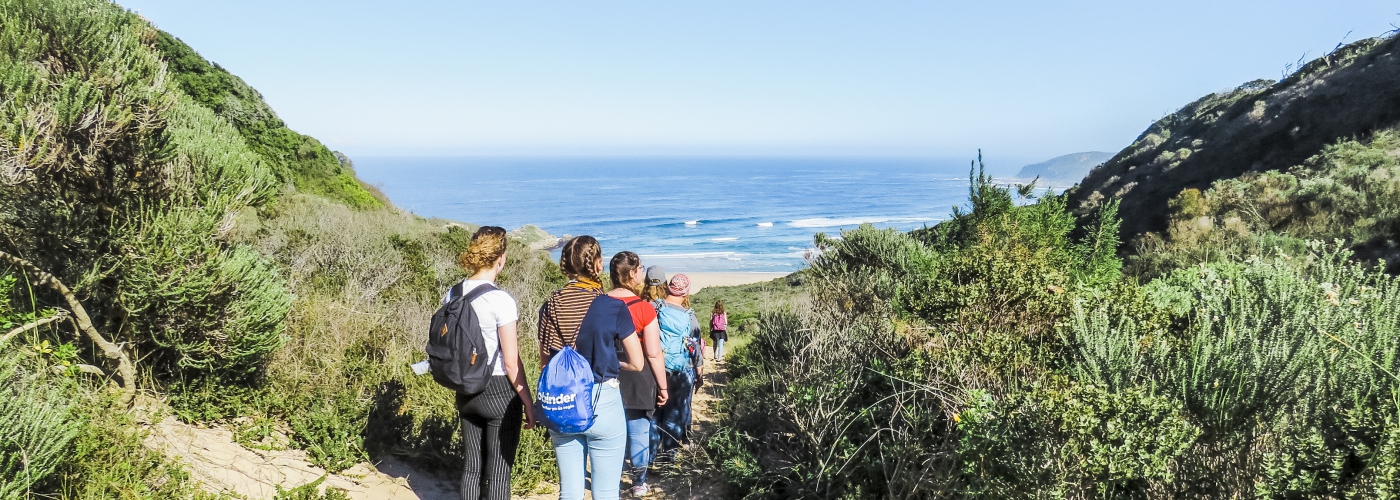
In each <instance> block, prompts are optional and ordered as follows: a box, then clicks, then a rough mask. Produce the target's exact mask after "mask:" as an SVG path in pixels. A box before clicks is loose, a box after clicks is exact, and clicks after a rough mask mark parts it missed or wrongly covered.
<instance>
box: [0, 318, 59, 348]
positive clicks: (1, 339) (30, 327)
mask: <svg viewBox="0 0 1400 500" xmlns="http://www.w3.org/2000/svg"><path fill="white" fill-rule="evenodd" d="M67 318H68V311H63V310H59V312H58V313H57V314H54V315H53V316H49V317H47V318H44V319H41V320H37V321H31V322H29V323H25V324H24V325H21V326H20V327H18V328H15V329H14V330H10V331H9V333H6V334H5V335H4V336H0V345H5V343H6V342H9V341H10V339H12V338H15V336H16V335H19V334H21V333H24V332H27V331H29V330H33V329H35V328H38V327H41V326H44V325H47V324H49V323H53V322H55V321H59V320H62V319H67Z"/></svg>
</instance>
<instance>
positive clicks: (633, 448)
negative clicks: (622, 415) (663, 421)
mask: <svg viewBox="0 0 1400 500" xmlns="http://www.w3.org/2000/svg"><path fill="white" fill-rule="evenodd" d="M654 434H656V422H653V421H652V420H651V418H650V417H647V412H646V411H645V410H627V456H628V458H630V459H631V460H632V469H631V471H630V474H631V476H632V485H633V486H638V485H642V484H646V482H647V467H648V466H650V465H651V455H652V453H653V452H652V447H653V445H654V444H655V441H652V438H651V436H652V435H654Z"/></svg>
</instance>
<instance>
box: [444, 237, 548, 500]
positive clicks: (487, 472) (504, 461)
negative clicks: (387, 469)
mask: <svg viewBox="0 0 1400 500" xmlns="http://www.w3.org/2000/svg"><path fill="white" fill-rule="evenodd" d="M457 262H458V263H459V264H460V265H461V266H462V268H463V269H466V270H467V272H470V273H472V274H471V277H469V278H467V279H466V280H465V281H463V282H461V283H459V284H458V285H457V286H454V287H452V289H451V290H448V292H447V295H446V296H444V297H443V298H442V302H443V304H447V303H449V302H451V301H452V299H455V298H458V297H465V296H466V295H467V294H470V293H472V292H473V291H476V290H477V288H478V287H490V291H486V292H484V293H480V294H479V295H477V296H476V297H475V299H474V300H472V301H471V302H470V306H471V308H472V309H473V310H474V312H475V315H476V319H477V322H478V325H480V330H481V338H482V339H483V340H484V341H485V347H486V349H485V351H486V352H482V353H473V354H472V356H480V357H481V358H482V360H483V361H485V360H487V359H492V360H494V361H490V363H491V378H490V381H489V382H487V383H486V387H485V389H484V390H483V391H482V392H480V393H477V394H473V395H470V396H468V395H465V394H462V393H460V392H459V393H457V413H458V414H459V415H460V416H461V420H462V451H463V467H462V500H483V499H488V500H508V499H509V498H510V470H511V468H512V467H513V466H514V465H515V450H516V448H517V447H518V446H519V444H520V424H521V415H522V413H523V414H524V418H525V428H526V429H529V428H532V427H534V426H535V413H534V402H533V401H531V399H530V387H529V385H528V383H527V382H526V378H525V365H524V364H523V363H521V362H520V345H519V343H518V339H517V338H516V330H515V327H516V321H517V320H518V319H519V318H520V314H519V312H518V311H517V310H516V304H515V299H514V298H512V297H511V296H510V294H508V293H506V292H505V291H503V290H496V289H494V288H495V281H496V275H498V274H500V272H501V269H502V268H504V267H505V265H506V230H505V229H502V228H500V227H496V226H485V227H482V228H481V229H478V230H477V231H476V234H474V235H473V236H472V241H471V244H470V245H469V246H468V247H467V250H466V251H465V252H462V255H461V256H459V257H458V258H457ZM444 331H445V330H444ZM488 353H489V354H488ZM460 355H462V356H465V355H467V353H461V354H460Z"/></svg>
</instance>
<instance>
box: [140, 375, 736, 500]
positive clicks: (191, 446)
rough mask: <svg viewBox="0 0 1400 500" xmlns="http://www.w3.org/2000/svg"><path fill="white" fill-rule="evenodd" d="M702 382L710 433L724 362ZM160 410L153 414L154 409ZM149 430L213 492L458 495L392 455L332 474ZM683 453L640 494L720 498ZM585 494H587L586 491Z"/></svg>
mask: <svg viewBox="0 0 1400 500" xmlns="http://www.w3.org/2000/svg"><path fill="white" fill-rule="evenodd" d="M706 362H707V365H706V372H705V385H704V386H703V387H701V389H700V391H698V392H697V393H696V394H695V399H694V406H693V408H694V422H695V432H696V435H699V436H704V435H706V434H708V433H709V432H711V430H712V428H713V426H714V425H715V422H716V416H715V414H714V412H713V411H712V408H713V407H714V405H715V404H716V403H717V402H718V401H719V399H720V398H721V397H723V395H724V389H725V386H726V385H727V383H728V375H727V373H726V372H725V370H724V364H723V363H716V362H714V361H712V360H707V361H706ZM157 414H158V413H157ZM145 427H146V428H147V430H148V431H149V432H148V434H147V436H146V440H145V443H146V446H148V447H150V448H152V449H154V450H158V451H161V452H163V453H165V454H166V455H167V456H170V457H172V458H176V459H179V460H180V461H181V462H183V463H184V464H185V466H186V468H187V469H188V470H189V472H190V475H191V476H192V477H193V479H195V480H196V481H199V482H200V483H202V484H203V486H204V488H205V489H206V490H209V491H214V492H228V493H233V494H236V495H238V496H241V497H244V498H248V499H254V500H260V499H269V498H273V497H274V496H276V495H277V488H278V486H281V487H282V489H284V490H290V489H292V488H295V487H298V486H301V485H304V484H307V483H311V482H313V481H316V480H317V479H320V478H321V477H322V476H325V478H326V480H325V481H324V482H322V483H321V488H322V489H324V488H326V487H333V488H339V489H342V490H345V492H346V493H347V494H349V496H350V498H353V499H356V500H360V499H364V500H371V499H373V500H458V499H459V498H460V496H459V493H458V491H459V490H458V484H457V481H458V480H459V478H458V477H456V476H444V475H443V474H436V473H430V472H426V471H419V470H417V469H415V468H414V467H413V466H411V465H409V464H407V463H405V462H403V461H400V460H398V459H396V458H394V457H386V458H384V459H383V460H381V461H379V462H378V463H377V464H371V463H360V464H357V465H355V466H354V467H351V468H349V469H347V470H344V471H341V472H340V473H338V474H329V473H327V472H326V470H325V469H323V468H321V467H318V466H316V465H314V464H312V463H311V462H310V461H309V460H307V457H306V452H304V451H301V450H272V451H267V450H257V449H249V448H245V447H244V446H242V445H240V444H238V443H237V442H235V441H234V439H233V432H232V431H230V430H229V429H227V428H224V427H222V426H217V425H216V426H211V427H202V426H195V425H190V424H186V423H183V422H180V421H179V420H178V419H176V418H175V417H173V416H165V417H164V418H160V419H159V420H158V421H156V422H153V423H148V424H146V425H145ZM686 453H702V452H701V451H699V445H698V444H695V443H694V442H692V444H690V445H688V446H687V449H683V450H682V451H681V453H680V454H681V455H685V454H686ZM687 461H688V460H677V461H676V462H674V463H671V464H660V465H658V466H657V468H656V469H654V470H653V471H652V472H651V474H650V476H651V477H650V478H649V479H650V482H651V483H652V494H650V495H647V496H646V497H645V498H648V499H658V500H671V499H676V500H691V499H707V498H720V497H721V495H722V492H723V489H722V488H723V486H722V484H723V482H722V481H721V480H720V478H719V477H718V476H717V475H716V473H715V472H714V471H701V470H684V469H683V468H682V464H683V463H685V462H687ZM622 486H623V495H622V496H623V498H632V497H631V494H630V492H629V491H628V489H630V487H631V484H630V482H629V480H628V479H627V478H625V477H624V478H623V485H622ZM541 490H543V491H548V493H538V494H534V495H529V496H525V497H519V496H518V497H516V498H517V499H519V500H545V499H555V498H559V494H558V486H557V485H555V484H545V485H542V488H541ZM585 498H592V495H586V496H585Z"/></svg>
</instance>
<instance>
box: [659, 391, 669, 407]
mask: <svg viewBox="0 0 1400 500" xmlns="http://www.w3.org/2000/svg"><path fill="white" fill-rule="evenodd" d="M668 392H670V391H667V390H666V389H662V390H661V393H660V394H657V395H656V406H662V405H665V404H666V401H669V400H670V399H671V396H670V394H667V393H668Z"/></svg>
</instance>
